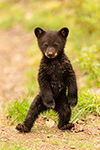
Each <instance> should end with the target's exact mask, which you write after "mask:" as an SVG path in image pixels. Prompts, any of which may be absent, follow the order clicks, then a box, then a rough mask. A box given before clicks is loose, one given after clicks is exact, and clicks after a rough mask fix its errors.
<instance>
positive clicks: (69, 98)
mask: <svg viewBox="0 0 100 150" xmlns="http://www.w3.org/2000/svg"><path fill="white" fill-rule="evenodd" d="M68 104H69V105H70V106H72V107H74V106H75V105H76V104H77V98H73V97H68Z"/></svg>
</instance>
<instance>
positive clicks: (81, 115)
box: [6, 91, 100, 123]
mask: <svg viewBox="0 0 100 150" xmlns="http://www.w3.org/2000/svg"><path fill="white" fill-rule="evenodd" d="M30 103H31V102H30V101H29V98H24V99H23V100H19V99H16V100H15V101H14V102H11V103H8V106H7V108H6V109H7V114H8V116H10V117H12V121H11V123H13V122H15V121H17V122H18V121H21V122H22V121H23V120H24V118H25V115H26V113H27V111H28V109H29V106H30ZM91 113H96V114H97V115H100V94H96V93H94V92H92V91H87V92H84V93H81V92H79V93H78V104H77V106H76V107H75V108H73V109H72V117H71V121H72V122H73V121H75V120H76V119H81V120H85V119H86V116H87V115H89V114H91ZM41 115H45V116H47V117H48V118H51V119H52V120H54V121H55V122H58V115H57V113H55V112H54V111H53V110H48V111H46V112H44V113H43V114H41Z"/></svg>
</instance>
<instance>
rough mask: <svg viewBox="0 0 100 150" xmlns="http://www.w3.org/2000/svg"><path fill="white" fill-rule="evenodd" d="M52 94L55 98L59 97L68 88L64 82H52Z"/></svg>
mask: <svg viewBox="0 0 100 150" xmlns="http://www.w3.org/2000/svg"><path fill="white" fill-rule="evenodd" d="M51 88H52V92H53V94H54V95H55V96H58V95H59V94H60V93H61V91H63V90H64V89H65V88H66V87H65V85H64V83H63V82H59V81H51Z"/></svg>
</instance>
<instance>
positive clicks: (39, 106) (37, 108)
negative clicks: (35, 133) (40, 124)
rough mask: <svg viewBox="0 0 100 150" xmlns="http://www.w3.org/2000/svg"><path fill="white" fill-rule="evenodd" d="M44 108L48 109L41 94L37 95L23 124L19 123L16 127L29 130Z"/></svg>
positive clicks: (24, 130) (25, 130)
mask: <svg viewBox="0 0 100 150" xmlns="http://www.w3.org/2000/svg"><path fill="white" fill-rule="evenodd" d="M44 110H46V107H45V106H44V105H43V103H42V99H41V96H40V95H37V96H36V98H35V99H34V101H33V102H32V104H31V106H30V109H29V111H28V113H27V115H26V117H25V120H24V122H23V124H18V125H17V126H16V129H17V130H19V131H20V132H29V131H30V130H31V128H32V126H33V123H34V122H35V120H36V118H37V117H38V115H39V114H40V113H41V112H43V111H44Z"/></svg>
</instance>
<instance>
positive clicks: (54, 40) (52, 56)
mask: <svg viewBox="0 0 100 150" xmlns="http://www.w3.org/2000/svg"><path fill="white" fill-rule="evenodd" d="M34 32H35V35H36V37H37V40H38V45H39V47H40V50H41V51H42V54H43V57H42V60H41V63H40V69H39V73H38V82H39V87H40V92H39V94H38V95H37V96H36V98H35V99H34V101H33V102H32V104H31V106H30V109H29V111H28V113H27V115H26V118H25V120H24V122H23V124H18V125H17V126H16V129H17V130H19V131H20V132H29V131H30V129H31V128H32V126H33V123H34V121H35V120H36V118H37V117H38V115H39V114H40V113H41V112H43V111H46V110H47V109H54V110H55V111H56V112H58V114H59V123H58V128H59V129H62V130H63V129H70V128H71V127H72V126H73V124H71V123H69V120H70V116H71V109H70V106H75V105H76V104H77V84H76V77H75V73H74V70H73V68H72V65H71V63H70V61H69V59H68V57H67V56H66V55H65V53H64V47H65V43H66V39H67V36H68V33H69V30H68V29H67V28H66V27H65V28H62V29H61V30H59V31H53V30H49V31H44V30H43V29H41V28H36V29H35V30H34ZM66 90H67V92H66Z"/></svg>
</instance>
